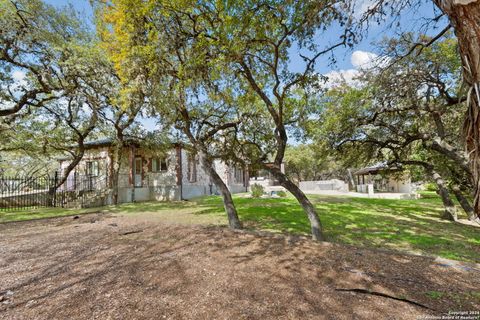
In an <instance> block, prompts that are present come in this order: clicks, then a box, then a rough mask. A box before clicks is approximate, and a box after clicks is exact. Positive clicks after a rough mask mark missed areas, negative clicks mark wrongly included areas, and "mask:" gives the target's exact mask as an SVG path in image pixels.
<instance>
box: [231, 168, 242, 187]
mask: <svg viewBox="0 0 480 320" xmlns="http://www.w3.org/2000/svg"><path fill="white" fill-rule="evenodd" d="M233 171H234V181H235V183H244V181H243V177H244V175H243V170H242V169H239V168H237V167H235V168H234V170H233Z"/></svg>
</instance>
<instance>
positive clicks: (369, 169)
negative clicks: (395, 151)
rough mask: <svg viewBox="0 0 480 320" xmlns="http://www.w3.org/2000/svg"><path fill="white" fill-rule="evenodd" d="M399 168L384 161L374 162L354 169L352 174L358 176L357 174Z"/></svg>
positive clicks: (398, 169) (396, 169) (397, 169)
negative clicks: (371, 164)
mask: <svg viewBox="0 0 480 320" xmlns="http://www.w3.org/2000/svg"><path fill="white" fill-rule="evenodd" d="M400 170H402V169H401V168H398V167H390V166H388V165H387V164H385V163H377V164H374V165H373V166H370V167H365V168H362V169H359V170H357V171H355V172H354V173H353V174H354V175H356V176H358V175H362V174H377V173H379V172H381V171H383V172H385V171H390V172H392V171H400Z"/></svg>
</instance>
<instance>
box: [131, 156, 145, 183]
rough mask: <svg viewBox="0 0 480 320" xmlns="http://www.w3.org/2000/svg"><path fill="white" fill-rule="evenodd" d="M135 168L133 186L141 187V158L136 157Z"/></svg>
mask: <svg viewBox="0 0 480 320" xmlns="http://www.w3.org/2000/svg"><path fill="white" fill-rule="evenodd" d="M134 165H135V167H134V169H133V172H134V178H133V179H134V185H135V187H141V186H142V170H143V169H142V158H141V157H136V158H135V163H134Z"/></svg>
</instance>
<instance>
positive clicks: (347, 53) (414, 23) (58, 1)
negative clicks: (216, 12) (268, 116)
mask: <svg viewBox="0 0 480 320" xmlns="http://www.w3.org/2000/svg"><path fill="white" fill-rule="evenodd" d="M44 1H45V2H46V3H49V4H52V5H54V6H66V5H70V4H71V5H73V7H74V8H75V9H76V10H78V11H79V12H80V13H82V14H81V16H83V17H85V19H89V20H91V19H92V8H91V6H90V3H89V1H88V0H44ZM419 1H422V2H423V5H421V7H420V8H418V9H415V10H414V11H413V12H408V11H407V12H404V13H403V14H402V16H401V18H400V23H401V25H400V27H399V28H395V29H392V28H388V27H386V26H385V25H382V26H376V25H375V26H373V27H372V28H371V29H370V32H369V34H368V37H366V38H365V39H364V40H362V41H361V42H360V43H358V44H357V45H356V46H355V47H354V48H353V49H346V48H345V49H338V50H336V51H335V55H336V58H337V63H336V65H334V66H331V65H329V64H328V63H326V61H323V63H319V65H318V66H317V71H318V72H321V73H327V72H329V71H331V70H348V69H354V68H355V67H356V65H355V63H352V59H351V58H352V53H353V52H354V51H356V50H358V51H363V52H374V51H375V48H374V47H373V46H372V42H375V41H378V40H380V39H381V38H382V37H384V36H393V35H395V33H399V32H400V30H410V31H412V30H413V31H417V30H418V28H419V27H420V25H421V24H422V22H423V18H425V17H432V16H434V15H435V13H434V9H433V8H434V4H433V2H432V1H429V0H426V1H425V0H419ZM357 2H358V7H359V8H363V9H364V8H367V7H369V6H370V5H371V4H372V3H373V2H374V0H358V1H357ZM442 26H445V23H442V24H440V27H442ZM339 32H340V30H339V28H333V30H329V32H328V33H327V34H326V35H322V38H321V39H319V41H323V42H324V43H334V42H335V40H337V39H338V38H337V35H338V33H339ZM301 65H302V61H301V59H300V58H298V56H292V61H291V68H292V69H298V68H299V67H301Z"/></svg>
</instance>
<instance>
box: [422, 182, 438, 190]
mask: <svg viewBox="0 0 480 320" xmlns="http://www.w3.org/2000/svg"><path fill="white" fill-rule="evenodd" d="M423 189H424V190H425V191H437V185H436V184H435V183H431V182H427V183H425V184H424V185H423Z"/></svg>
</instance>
